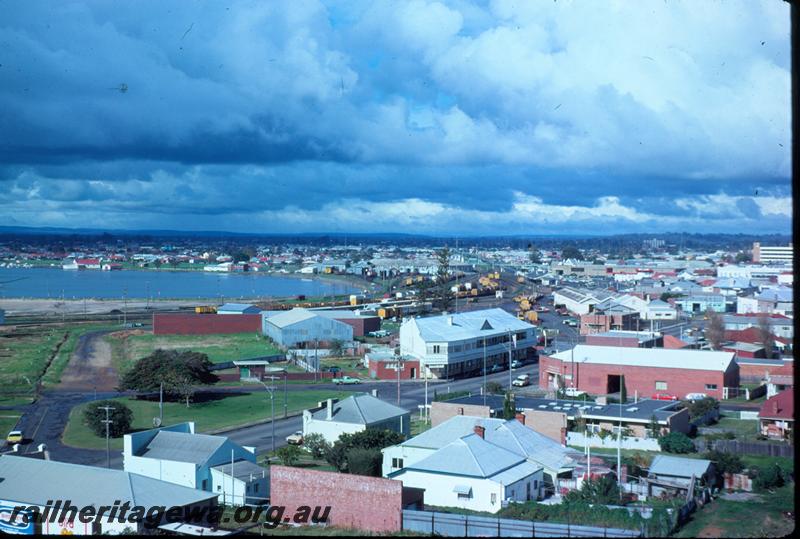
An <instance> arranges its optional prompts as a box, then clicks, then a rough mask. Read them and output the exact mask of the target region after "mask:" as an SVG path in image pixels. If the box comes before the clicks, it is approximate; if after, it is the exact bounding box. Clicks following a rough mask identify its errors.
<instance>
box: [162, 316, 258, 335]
mask: <svg viewBox="0 0 800 539" xmlns="http://www.w3.org/2000/svg"><path fill="white" fill-rule="evenodd" d="M251 331H252V332H254V333H256V332H258V333H260V332H261V315H260V314H184V313H156V314H153V334H154V335H209V334H214V333H247V332H251Z"/></svg>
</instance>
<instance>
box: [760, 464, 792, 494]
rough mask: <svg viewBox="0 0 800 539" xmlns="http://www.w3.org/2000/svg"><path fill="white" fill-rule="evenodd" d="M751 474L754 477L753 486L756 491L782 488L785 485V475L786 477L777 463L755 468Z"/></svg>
mask: <svg viewBox="0 0 800 539" xmlns="http://www.w3.org/2000/svg"><path fill="white" fill-rule="evenodd" d="M753 472H754V475H755V478H754V479H753V486H754V487H755V488H756V489H757V490H767V489H772V488H777V487H782V486H783V485H784V484H785V483H786V475H788V474H786V472H785V471H784V470H783V469H782V468H781V467H780V466H779V465H778V464H777V463H773V464H769V465H767V466H764V467H763V468H756V469H755V470H753Z"/></svg>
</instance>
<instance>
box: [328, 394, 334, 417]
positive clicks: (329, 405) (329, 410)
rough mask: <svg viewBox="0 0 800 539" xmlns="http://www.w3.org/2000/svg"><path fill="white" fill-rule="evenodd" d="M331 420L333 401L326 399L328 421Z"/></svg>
mask: <svg viewBox="0 0 800 539" xmlns="http://www.w3.org/2000/svg"><path fill="white" fill-rule="evenodd" d="M331 419H333V399H328V420H329V421H330V420H331Z"/></svg>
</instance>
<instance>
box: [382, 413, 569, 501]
mask: <svg viewBox="0 0 800 539" xmlns="http://www.w3.org/2000/svg"><path fill="white" fill-rule="evenodd" d="M476 427H481V428H482V429H483V438H484V440H485V441H486V442H488V443H490V444H492V445H493V446H495V447H498V448H501V449H504V450H506V451H511V452H512V453H514V454H516V455H518V456H519V457H521V458H523V459H526V460H528V461H529V462H530V463H532V464H534V465H535V466H536V467H537V468H541V470H542V474H543V476H542V477H541V481H543V482H544V484H546V485H553V484H554V480H555V478H556V477H558V476H561V477H568V476H570V475H571V474H572V470H573V469H574V468H575V466H576V465H577V460H576V459H579V458H581V453H580V452H578V451H575V450H574V449H571V448H569V447H565V446H562V445H561V444H559V443H558V442H556V441H555V440H552V439H551V438H549V437H547V436H545V435H544V434H541V433H539V432H536V431H535V430H533V429H531V428H529V427H526V426H524V425H523V424H522V423H520V422H519V421H518V420H516V419H510V420H504V419H493V418H479V417H472V416H464V415H457V416H453V417H451V418H450V419H448V420H447V421H445V422H443V423H441V424H439V425H437V426H435V427H433V428H431V429H429V430H427V431H425V432H423V433H422V434H419V435H417V436H415V437H413V438H411V439H410V440H406V441H405V442H403V443H402V444H398V445H394V446H391V447H387V448H385V449H383V450H382V452H383V467H382V474H383V476H384V477H394V474H396V473H397V472H398V471H400V470H402V469H404V468H408V467H411V468H414V467H415V466H416V464H417V463H418V462H420V461H422V460H424V459H427V458H428V457H430V456H432V455H434V454H435V453H436V452H438V451H440V450H441V449H442V448H444V447H446V446H447V445H448V444H451V443H452V442H454V441H456V440H459V439H461V438H463V437H464V436H467V435H469V434H471V433H473V432H474V431H475V428H476ZM541 481H540V482H541ZM404 484H405V483H404ZM428 500H429V497H428V493H426V494H425V501H426V503H433V502H428Z"/></svg>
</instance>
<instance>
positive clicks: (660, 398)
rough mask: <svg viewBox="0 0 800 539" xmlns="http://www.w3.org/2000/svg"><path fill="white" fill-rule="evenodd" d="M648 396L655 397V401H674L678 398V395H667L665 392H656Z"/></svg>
mask: <svg viewBox="0 0 800 539" xmlns="http://www.w3.org/2000/svg"><path fill="white" fill-rule="evenodd" d="M650 398H651V399H655V400H657V401H676V400H678V397H676V396H675V395H667V394H666V393H656V394H655V395H653V396H652V397H650Z"/></svg>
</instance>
